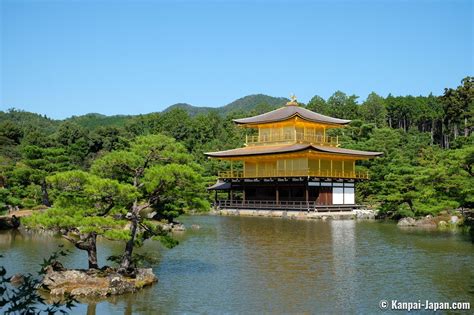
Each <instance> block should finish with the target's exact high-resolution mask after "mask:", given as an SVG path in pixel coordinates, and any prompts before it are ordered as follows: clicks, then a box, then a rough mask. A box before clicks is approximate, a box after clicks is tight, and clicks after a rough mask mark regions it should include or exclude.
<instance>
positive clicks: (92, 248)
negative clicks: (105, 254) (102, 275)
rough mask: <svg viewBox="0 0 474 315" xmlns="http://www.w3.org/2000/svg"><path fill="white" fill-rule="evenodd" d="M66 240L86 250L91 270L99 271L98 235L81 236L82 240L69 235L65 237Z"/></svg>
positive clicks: (94, 233)
mask: <svg viewBox="0 0 474 315" xmlns="http://www.w3.org/2000/svg"><path fill="white" fill-rule="evenodd" d="M63 237H64V238H65V239H67V240H68V241H70V242H72V243H73V244H74V246H75V247H76V248H78V249H81V250H85V251H86V252H87V257H88V261H89V269H99V265H98V263H97V233H96V232H92V233H88V234H85V235H84V234H81V235H80V239H79V240H77V239H75V238H73V237H70V236H68V235H63Z"/></svg>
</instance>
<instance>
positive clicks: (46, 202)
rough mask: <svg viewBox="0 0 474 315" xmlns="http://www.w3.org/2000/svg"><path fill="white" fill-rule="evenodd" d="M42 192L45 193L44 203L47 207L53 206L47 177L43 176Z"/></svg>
mask: <svg viewBox="0 0 474 315" xmlns="http://www.w3.org/2000/svg"><path fill="white" fill-rule="evenodd" d="M41 192H42V194H43V205H45V206H46V207H51V202H50V201H49V195H48V188H47V186H46V179H44V178H43V180H42V181H41Z"/></svg>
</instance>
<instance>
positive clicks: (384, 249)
mask: <svg viewBox="0 0 474 315" xmlns="http://www.w3.org/2000/svg"><path fill="white" fill-rule="evenodd" d="M181 221H182V222H184V223H185V225H186V226H187V227H188V229H187V231H186V232H183V233H181V234H179V235H177V238H178V239H179V241H180V245H179V246H177V247H175V248H173V249H170V250H168V249H163V248H162V247H161V246H160V245H159V244H158V243H157V242H148V243H146V244H145V246H144V247H143V248H141V249H140V251H142V252H143V251H146V252H148V253H154V254H155V255H156V256H157V257H158V258H159V262H158V263H157V264H156V265H155V266H154V267H153V270H154V272H155V273H156V274H157V275H158V277H159V282H158V283H157V284H156V285H154V286H152V287H149V288H146V289H144V290H143V291H141V292H139V293H136V294H130V295H125V296H120V297H115V298H109V299H107V300H103V301H89V302H87V303H83V304H80V305H78V307H77V308H75V309H74V312H73V313H78V314H86V313H87V314H132V313H133V314H156V313H211V314H212V313H262V312H271V313H303V312H306V313H315V312H316V313H328V312H329V313H347V312H350V313H354V312H355V313H373V312H376V311H379V301H380V300H389V301H390V300H395V299H397V300H399V301H407V302H409V301H417V300H418V299H420V300H423V301H424V300H430V301H435V302H454V301H466V302H470V303H471V305H474V268H473V266H474V245H473V244H472V243H471V242H470V240H469V239H468V237H467V236H465V235H462V234H459V233H450V232H438V231H420V230H402V229H400V228H398V227H397V226H396V225H395V224H391V223H380V222H369V221H351V220H350V221H336V220H334V221H331V220H330V221H325V222H323V221H299V220H285V219H277V218H257V217H220V216H191V217H184V218H182V220H181ZM192 224H197V225H199V226H200V228H199V229H191V228H190V226H191V225H192ZM58 244H65V245H66V247H68V248H71V249H72V247H71V246H70V244H69V243H68V242H66V241H64V240H62V239H61V238H55V237H51V236H46V235H40V234H31V233H26V232H18V231H16V232H15V231H6V232H1V234H0V251H1V254H2V255H4V257H3V258H1V259H0V264H1V265H4V266H5V267H6V268H7V270H8V273H9V274H13V273H17V272H36V271H37V270H38V269H39V267H38V264H39V263H40V262H41V261H42V259H43V258H45V257H47V256H48V255H49V254H50V253H52V252H53V251H54V250H55V249H56V248H57V246H58ZM122 248H123V245H122V244H121V243H117V242H110V241H101V242H100V244H99V263H100V264H101V265H104V264H106V263H107V261H106V257H107V256H109V255H112V254H117V253H119V252H120V251H121V250H122ZM63 262H64V264H65V266H66V267H78V268H84V267H85V266H87V257H86V255H85V253H84V252H82V251H78V250H73V253H72V254H70V255H69V256H67V257H65V258H63Z"/></svg>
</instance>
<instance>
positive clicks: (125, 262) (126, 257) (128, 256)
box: [119, 215, 138, 273]
mask: <svg viewBox="0 0 474 315" xmlns="http://www.w3.org/2000/svg"><path fill="white" fill-rule="evenodd" d="M137 229H138V216H136V215H134V217H133V218H132V220H131V226H130V239H129V240H128V241H127V244H126V245H125V251H124V253H123V257H122V262H121V263H120V268H119V272H120V273H126V272H127V271H128V270H129V269H130V268H131V267H133V266H132V254H133V248H134V247H135V237H136V235H137Z"/></svg>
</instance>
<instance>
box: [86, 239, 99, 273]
mask: <svg viewBox="0 0 474 315" xmlns="http://www.w3.org/2000/svg"><path fill="white" fill-rule="evenodd" d="M89 242H90V246H89V248H88V249H87V256H88V261H89V269H99V264H98V263H97V234H96V233H92V235H91V238H90V239H89Z"/></svg>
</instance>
